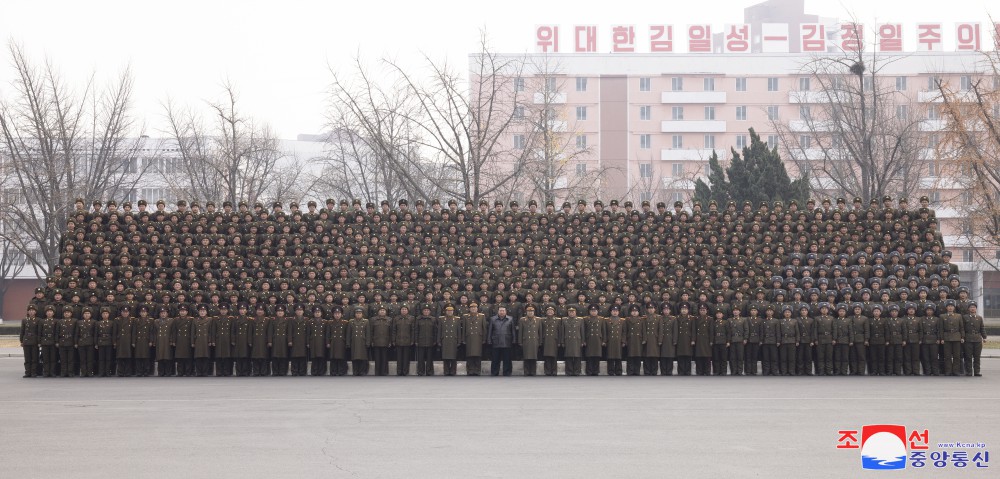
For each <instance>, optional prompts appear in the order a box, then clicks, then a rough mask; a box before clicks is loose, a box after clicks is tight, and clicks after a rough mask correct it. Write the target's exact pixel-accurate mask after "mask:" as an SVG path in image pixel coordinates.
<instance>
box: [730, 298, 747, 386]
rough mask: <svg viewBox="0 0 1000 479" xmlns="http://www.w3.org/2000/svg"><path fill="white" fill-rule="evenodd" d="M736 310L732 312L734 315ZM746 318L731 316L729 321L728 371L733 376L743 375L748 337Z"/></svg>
mask: <svg viewBox="0 0 1000 479" xmlns="http://www.w3.org/2000/svg"><path fill="white" fill-rule="evenodd" d="M735 311H736V310H734V313H735ZM749 332H750V330H749V326H748V323H747V318H746V316H740V315H737V314H733V316H731V317H730V319H729V371H730V373H731V374H732V375H733V376H742V375H743V369H744V367H743V362H744V360H745V358H746V351H745V346H746V344H747V336H748V335H749Z"/></svg>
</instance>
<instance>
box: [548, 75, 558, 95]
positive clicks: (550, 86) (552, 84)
mask: <svg viewBox="0 0 1000 479" xmlns="http://www.w3.org/2000/svg"><path fill="white" fill-rule="evenodd" d="M556 87H557V85H556V79H555V78H553V77H549V78H546V79H545V91H547V92H555V91H556Z"/></svg>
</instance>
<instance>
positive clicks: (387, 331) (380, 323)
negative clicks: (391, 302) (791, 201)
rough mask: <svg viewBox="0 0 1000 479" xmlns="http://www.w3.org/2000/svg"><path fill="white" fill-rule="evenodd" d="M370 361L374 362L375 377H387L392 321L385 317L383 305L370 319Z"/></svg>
mask: <svg viewBox="0 0 1000 479" xmlns="http://www.w3.org/2000/svg"><path fill="white" fill-rule="evenodd" d="M371 328H372V359H373V360H374V361H375V375H376V376H388V375H389V345H390V344H392V320H390V319H389V316H387V315H386V308H385V306H383V305H380V306H379V307H378V313H377V314H376V315H375V316H374V317H372V319H371Z"/></svg>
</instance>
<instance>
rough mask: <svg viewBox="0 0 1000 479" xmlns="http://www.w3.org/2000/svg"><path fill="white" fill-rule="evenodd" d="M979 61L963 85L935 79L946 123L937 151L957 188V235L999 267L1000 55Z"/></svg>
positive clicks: (985, 56)
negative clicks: (958, 221)
mask: <svg viewBox="0 0 1000 479" xmlns="http://www.w3.org/2000/svg"><path fill="white" fill-rule="evenodd" d="M981 65H982V69H981V72H980V73H977V74H976V75H975V76H971V78H970V80H971V82H970V85H968V86H967V88H965V89H963V88H962V87H961V86H960V85H958V86H956V85H951V84H949V83H947V82H944V81H941V80H938V82H937V90H938V92H939V94H940V101H941V105H942V112H941V113H942V118H943V119H944V120H945V121H946V127H945V128H944V130H943V132H942V133H943V138H942V140H941V142H940V144H939V145H938V148H937V152H936V153H937V155H938V157H939V158H940V159H941V160H942V163H943V164H944V167H943V168H942V170H943V173H944V174H945V175H944V176H945V177H946V178H947V179H948V180H950V181H954V182H955V183H957V186H958V187H959V188H958V189H959V190H960V191H961V193H960V195H959V198H958V201H956V202H954V203H955V204H956V205H958V208H957V209H958V210H959V212H960V213H961V214H960V215H959V218H960V222H961V224H960V225H959V227H960V232H959V236H960V237H962V238H963V239H964V240H965V241H964V242H965V243H966V244H967V245H968V246H969V247H971V248H972V249H973V250H975V251H977V252H978V253H979V256H980V257H981V258H983V259H986V260H989V261H988V264H990V265H991V266H992V267H993V268H994V269H1000V262H998V261H996V260H997V259H1000V258H998V257H997V251H1000V53H998V52H996V51H991V52H983V61H982V62H981Z"/></svg>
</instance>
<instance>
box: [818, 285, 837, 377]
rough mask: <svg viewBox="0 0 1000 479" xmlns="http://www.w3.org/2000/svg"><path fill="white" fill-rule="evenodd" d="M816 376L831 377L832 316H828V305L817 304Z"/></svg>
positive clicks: (824, 303)
mask: <svg viewBox="0 0 1000 479" xmlns="http://www.w3.org/2000/svg"><path fill="white" fill-rule="evenodd" d="M814 325H815V328H816V329H815V340H816V375H817V376H833V342H834V326H833V316H830V303H826V302H823V303H819V316H817V317H816V320H815V322H814Z"/></svg>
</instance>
